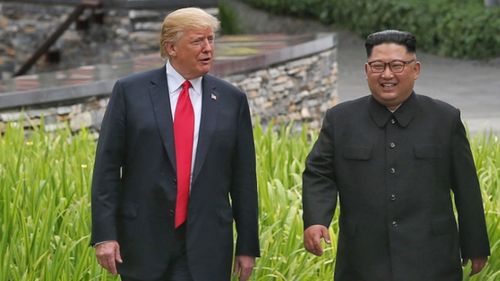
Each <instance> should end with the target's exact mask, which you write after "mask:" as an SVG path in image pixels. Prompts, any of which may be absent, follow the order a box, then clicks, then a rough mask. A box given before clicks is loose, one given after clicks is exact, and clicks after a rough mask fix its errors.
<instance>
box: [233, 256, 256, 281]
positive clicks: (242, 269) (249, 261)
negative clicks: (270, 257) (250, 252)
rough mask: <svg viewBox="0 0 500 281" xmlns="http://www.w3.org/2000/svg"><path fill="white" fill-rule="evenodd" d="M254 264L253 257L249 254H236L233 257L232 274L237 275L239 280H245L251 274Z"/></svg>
mask: <svg viewBox="0 0 500 281" xmlns="http://www.w3.org/2000/svg"><path fill="white" fill-rule="evenodd" d="M254 266H255V257H251V256H236V257H235V259H234V270H233V275H234V276H239V279H238V280H239V281H247V280H248V278H250V275H252V270H253V268H254Z"/></svg>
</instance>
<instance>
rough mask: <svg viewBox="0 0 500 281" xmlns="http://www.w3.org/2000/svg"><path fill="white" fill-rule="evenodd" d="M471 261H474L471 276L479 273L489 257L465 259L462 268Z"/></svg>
mask: <svg viewBox="0 0 500 281" xmlns="http://www.w3.org/2000/svg"><path fill="white" fill-rule="evenodd" d="M469 260H471V261H472V265H471V272H470V274H469V276H472V275H474V274H476V273H479V272H480V271H481V270H482V269H483V267H484V266H485V265H486V262H487V261H488V257H478V258H470V259H469V258H464V259H463V261H462V266H466V265H467V263H468V262H469Z"/></svg>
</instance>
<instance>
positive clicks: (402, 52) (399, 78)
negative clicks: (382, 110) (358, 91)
mask: <svg viewBox="0 0 500 281" xmlns="http://www.w3.org/2000/svg"><path fill="white" fill-rule="evenodd" d="M389 62H393V63H392V66H394V67H392V68H393V69H392V70H391V67H389V65H385V69H383V66H382V65H383V64H384V63H389ZM380 63H382V64H380ZM377 64H378V65H379V66H382V67H378V71H381V70H382V69H383V71H381V72H379V73H377ZM398 64H399V65H398ZM401 64H402V65H403V70H402V71H401V72H399V73H397V72H398V71H399V70H401V68H400V66H401ZM370 65H371V66H370ZM398 68H399V69H398ZM365 73H366V79H367V80H368V87H369V88H370V91H371V93H372V96H373V97H374V98H375V99H376V100H377V101H378V102H379V103H381V104H383V105H385V106H386V107H387V108H389V109H396V108H397V107H398V106H399V105H400V104H401V103H402V102H403V101H405V100H406V99H407V98H408V97H409V96H410V95H411V93H412V91H413V85H414V84H415V80H417V78H418V75H419V73H420V62H418V61H417V60H416V56H415V54H411V53H408V52H407V50H406V47H405V46H403V45H398V44H395V43H384V44H380V45H377V46H375V47H373V49H372V54H371V56H370V57H369V58H368V62H367V63H366V64H365Z"/></svg>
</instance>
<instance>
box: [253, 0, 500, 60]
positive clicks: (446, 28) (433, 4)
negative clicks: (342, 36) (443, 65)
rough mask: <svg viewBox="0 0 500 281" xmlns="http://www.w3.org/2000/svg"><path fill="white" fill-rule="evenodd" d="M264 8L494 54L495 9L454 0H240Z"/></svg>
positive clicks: (446, 48)
mask: <svg viewBox="0 0 500 281" xmlns="http://www.w3.org/2000/svg"><path fill="white" fill-rule="evenodd" d="M244 1H245V2H248V3H250V4H252V5H254V6H256V7H259V8H263V9H266V10H268V11H270V12H274V13H280V14H290V15H296V16H302V17H311V18H316V19H318V20H320V21H321V22H323V23H328V24H330V23H333V24H336V25H339V26H344V27H347V28H349V29H351V30H353V31H355V32H357V33H358V34H360V35H361V36H366V35H368V34H370V33H372V32H375V31H379V30H383V29H400V30H406V31H410V32H412V33H414V34H415V35H416V37H417V41H418V45H419V48H421V49H423V50H426V51H429V52H433V53H436V54H440V55H444V56H450V57H456V58H473V59H482V58H492V57H497V56H500V7H494V8H485V7H484V6H483V3H482V1H473V0H467V1H454V0H426V1H416V0H405V1H400V0H377V1H369V0H360V1H352V0H324V1H320V0H302V1H287V0H281V1H279V0H244Z"/></svg>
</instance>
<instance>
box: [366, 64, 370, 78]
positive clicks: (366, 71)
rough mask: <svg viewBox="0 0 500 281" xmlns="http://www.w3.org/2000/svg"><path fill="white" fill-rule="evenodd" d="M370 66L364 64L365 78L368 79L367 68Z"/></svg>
mask: <svg viewBox="0 0 500 281" xmlns="http://www.w3.org/2000/svg"><path fill="white" fill-rule="evenodd" d="M369 67H370V66H369V65H368V63H365V78H366V79H368V68H369Z"/></svg>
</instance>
